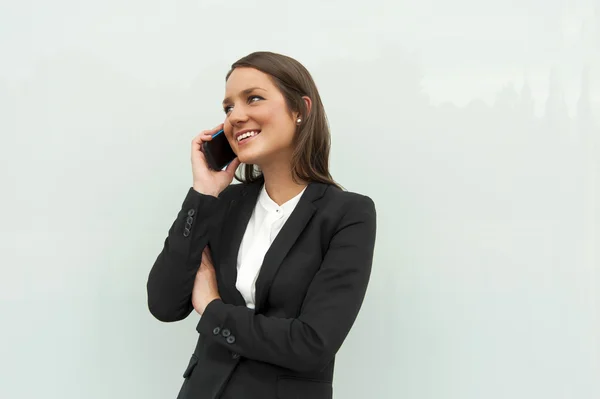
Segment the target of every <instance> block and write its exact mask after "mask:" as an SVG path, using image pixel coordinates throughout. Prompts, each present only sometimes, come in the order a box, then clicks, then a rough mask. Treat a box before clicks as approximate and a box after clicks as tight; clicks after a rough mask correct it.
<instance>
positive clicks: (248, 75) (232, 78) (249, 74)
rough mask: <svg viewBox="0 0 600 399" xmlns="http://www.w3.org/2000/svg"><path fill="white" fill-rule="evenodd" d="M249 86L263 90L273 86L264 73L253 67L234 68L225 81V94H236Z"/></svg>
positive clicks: (228, 95)
mask: <svg viewBox="0 0 600 399" xmlns="http://www.w3.org/2000/svg"><path fill="white" fill-rule="evenodd" d="M251 87H259V88H261V89H264V90H273V89H274V88H275V86H274V85H273V82H272V81H271V79H270V78H269V75H267V74H266V73H264V72H261V71H259V70H257V69H254V68H236V69H234V70H233V72H232V73H231V75H229V79H227V82H226V83H225V96H226V97H231V96H236V95H238V94H240V93H241V92H243V91H244V90H248V89H249V88H251Z"/></svg>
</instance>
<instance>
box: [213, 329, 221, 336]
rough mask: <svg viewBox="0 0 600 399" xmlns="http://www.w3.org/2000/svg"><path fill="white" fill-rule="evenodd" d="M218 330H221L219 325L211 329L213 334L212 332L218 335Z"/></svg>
mask: <svg viewBox="0 0 600 399" xmlns="http://www.w3.org/2000/svg"><path fill="white" fill-rule="evenodd" d="M220 332H221V329H220V328H219V327H215V328H214V329H213V334H214V335H219V333H220Z"/></svg>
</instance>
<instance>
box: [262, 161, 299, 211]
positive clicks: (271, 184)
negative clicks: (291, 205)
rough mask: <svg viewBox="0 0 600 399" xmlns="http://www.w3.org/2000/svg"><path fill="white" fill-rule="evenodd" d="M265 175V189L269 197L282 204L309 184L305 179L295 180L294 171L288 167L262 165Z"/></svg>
mask: <svg viewBox="0 0 600 399" xmlns="http://www.w3.org/2000/svg"><path fill="white" fill-rule="evenodd" d="M261 170H262V173H263V176H264V178H265V189H266V190H267V194H269V197H271V199H272V200H273V201H274V202H275V203H277V204H278V205H282V204H284V203H286V202H287V201H289V200H290V199H292V198H294V197H295V196H296V195H298V194H299V193H300V192H301V191H302V190H303V189H304V188H305V187H306V186H307V184H308V182H305V181H298V182H295V181H294V179H293V178H292V171H291V168H290V167H289V166H287V167H278V166H273V167H266V168H264V167H262V168H261Z"/></svg>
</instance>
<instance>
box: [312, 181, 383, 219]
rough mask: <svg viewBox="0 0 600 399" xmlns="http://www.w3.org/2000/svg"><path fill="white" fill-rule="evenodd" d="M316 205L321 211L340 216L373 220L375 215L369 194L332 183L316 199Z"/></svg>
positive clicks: (373, 203) (373, 204)
mask: <svg viewBox="0 0 600 399" xmlns="http://www.w3.org/2000/svg"><path fill="white" fill-rule="evenodd" d="M316 206H317V208H319V210H320V211H322V212H323V213H325V214H328V215H331V216H333V215H337V216H338V217H340V218H346V219H348V218H349V219H356V218H360V219H365V218H366V219H372V220H373V219H375V217H376V208H375V202H374V201H373V199H372V198H371V197H370V196H368V195H365V194H362V193H357V192H353V191H346V190H343V189H341V188H339V187H336V186H334V185H328V186H327V188H326V190H325V192H324V195H323V197H322V198H321V199H320V200H319V201H316Z"/></svg>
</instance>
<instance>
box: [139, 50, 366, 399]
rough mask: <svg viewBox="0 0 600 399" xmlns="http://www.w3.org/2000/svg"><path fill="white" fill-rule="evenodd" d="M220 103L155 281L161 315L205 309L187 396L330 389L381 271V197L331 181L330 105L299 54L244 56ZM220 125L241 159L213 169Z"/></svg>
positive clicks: (154, 307)
mask: <svg viewBox="0 0 600 399" xmlns="http://www.w3.org/2000/svg"><path fill="white" fill-rule="evenodd" d="M223 109H224V111H225V121H224V123H223V124H221V125H219V126H217V127H215V128H214V129H212V130H208V131H204V132H202V133H200V134H199V135H198V136H197V137H196V138H194V140H193V141H192V171H193V186H192V187H191V188H190V189H189V191H188V193H187V196H186V197H185V199H184V201H183V205H182V207H181V210H180V211H179V213H178V215H177V218H176V220H175V221H174V223H173V225H172V226H171V228H170V230H169V233H168V237H167V238H166V240H165V242H164V248H163V249H162V252H161V253H160V254H159V256H158V258H157V260H156V263H155V264H154V266H153V267H152V270H151V272H150V275H149V278H148V284H147V289H148V306H149V309H150V312H151V313H152V314H153V315H154V317H156V318H157V319H158V320H161V321H164V322H173V321H178V320H182V319H184V318H186V317H187V316H188V315H189V314H190V313H191V312H192V310H195V311H196V312H197V313H198V314H200V315H201V317H200V321H199V323H198V325H197V327H196V330H197V331H198V333H199V337H198V343H197V345H196V348H195V350H194V353H193V354H192V356H191V359H190V361H189V364H188V366H187V368H186V370H185V372H184V373H183V377H184V379H185V380H184V382H183V386H182V387H181V390H180V392H179V396H178V398H181V399H183V398H190V399H192V398H193V399H204V398H206V399H208V398H211V399H213V398H227V399H230V398H235V399H239V398H243V399H254V398H257V399H259V398H260V399H269V398H282V399H286V398H311V399H321V398H323V399H325V398H331V397H332V377H333V370H334V358H335V354H336V352H337V351H338V349H339V348H340V346H341V345H342V342H343V341H344V339H345V338H346V336H347V334H348V332H349V330H350V328H351V326H352V325H353V323H354V321H355V319H356V317H357V314H358V312H359V309H360V307H361V304H362V301H363V298H364V295H365V291H366V289H367V283H368V281H369V276H370V272H371V263H372V258H373V248H374V244H375V230H376V214H375V207H374V204H373V202H372V201H371V199H370V198H369V197H366V196H363V195H360V194H355V193H350V192H346V191H343V190H342V189H341V188H339V187H338V185H337V184H336V183H335V182H334V181H333V179H332V178H331V175H330V173H329V169H328V164H329V162H328V161H329V144H330V135H329V129H328V126H327V120H326V116H325V111H324V108H323V104H322V103H321V99H320V96H319V93H318V91H317V88H316V86H315V83H314V82H313V80H312V78H311V76H310V74H309V73H308V71H307V70H306V69H305V68H304V67H303V66H302V65H301V64H300V63H298V62H297V61H296V60H294V59H292V58H289V57H286V56H283V55H279V54H274V53H269V52H257V53H253V54H250V55H248V56H246V57H244V58H242V59H241V60H239V61H238V62H236V63H235V64H233V65H232V68H231V71H230V72H229V73H228V75H227V78H226V90H225V100H224V101H223ZM221 128H223V129H224V131H225V135H226V137H227V139H228V141H229V143H230V145H231V147H232V149H233V150H234V152H235V153H236V155H237V158H236V159H235V160H234V161H233V162H232V163H230V164H229V166H228V167H227V168H226V169H225V170H223V171H212V170H210V169H209V168H208V167H207V164H206V161H205V158H204V154H203V153H202V150H201V149H202V143H203V142H205V141H209V140H211V137H212V134H213V133H215V132H217V131H218V130H219V129H221ZM240 165H241V167H240V169H242V170H243V175H242V176H235V177H236V178H237V179H238V180H240V182H241V184H231V183H232V180H233V178H234V174H235V171H236V170H237V169H238V167H239V166H240Z"/></svg>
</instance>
